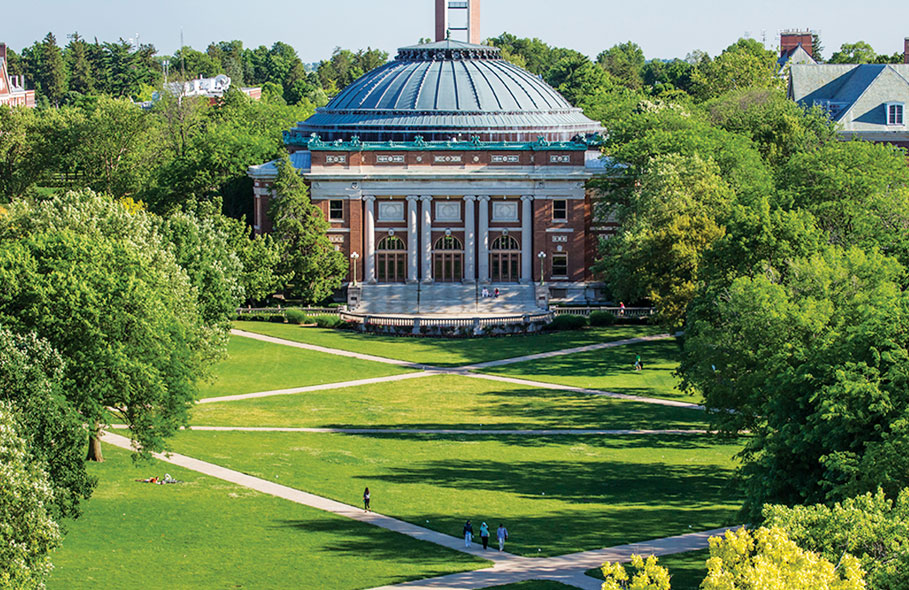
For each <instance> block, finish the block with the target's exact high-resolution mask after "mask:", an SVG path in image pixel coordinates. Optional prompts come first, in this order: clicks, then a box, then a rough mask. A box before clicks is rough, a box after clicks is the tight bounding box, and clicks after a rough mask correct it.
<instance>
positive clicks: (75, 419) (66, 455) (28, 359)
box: [0, 327, 95, 519]
mask: <svg viewBox="0 0 909 590" xmlns="http://www.w3.org/2000/svg"><path fill="white" fill-rule="evenodd" d="M63 374H64V372H63V358H62V357H61V356H60V355H59V354H58V353H57V351H55V350H54V349H53V348H51V346H50V344H48V343H47V342H46V341H44V340H41V339H40V338H38V337H36V336H35V335H34V334H27V335H18V334H13V333H12V332H10V331H9V330H6V329H4V328H3V327H0V401H2V402H4V403H7V404H10V407H12V408H13V409H14V410H16V414H15V416H16V424H17V428H18V430H19V432H20V433H21V435H22V437H23V438H24V439H25V441H26V443H27V448H28V449H29V451H30V453H31V454H32V456H33V457H34V459H35V460H36V461H37V462H39V463H40V464H41V467H42V469H43V470H44V471H46V472H47V475H48V478H49V483H50V485H51V488H52V491H53V499H52V500H51V501H48V502H47V503H46V504H47V507H48V509H49V510H50V511H51V512H52V516H53V517H54V518H55V519H59V518H61V517H64V516H68V517H76V516H79V513H80V509H79V502H80V501H81V500H83V499H88V497H89V496H90V495H91V492H92V488H93V487H94V484H95V482H94V479H93V478H91V477H89V475H88V473H87V472H86V471H85V461H84V457H85V454H84V452H83V450H84V449H83V445H84V443H85V439H86V437H87V434H88V432H87V431H86V429H85V427H84V426H83V425H82V419H81V418H80V416H79V415H78V414H77V413H76V411H75V410H74V409H73V408H72V406H70V405H69V404H68V403H67V402H66V399H65V395H64V391H63Z"/></svg>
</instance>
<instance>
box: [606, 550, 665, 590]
mask: <svg viewBox="0 0 909 590" xmlns="http://www.w3.org/2000/svg"><path fill="white" fill-rule="evenodd" d="M631 566H632V567H633V568H634V569H635V570H636V571H635V573H634V574H632V575H631V576H629V575H628V572H626V571H625V568H624V567H623V566H622V564H620V563H608V562H607V563H605V564H603V567H602V571H603V576H604V577H605V580H606V581H605V582H603V590H669V570H667V569H666V568H665V567H662V566H660V565H657V558H656V557H654V556H653V555H651V556H649V557H648V558H647V559H646V560H644V558H643V557H641V556H640V555H632V556H631Z"/></svg>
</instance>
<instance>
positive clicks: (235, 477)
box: [103, 330, 734, 590]
mask: <svg viewBox="0 0 909 590" xmlns="http://www.w3.org/2000/svg"><path fill="white" fill-rule="evenodd" d="M231 333H232V334H234V335H236V336H242V337H246V338H252V339H255V340H261V341H263V342H270V343H272V344H279V345H283V346H291V347H294V348H303V349H307V350H314V351H318V352H322V353H327V354H333V355H338V356H346V357H351V358H357V359H361V360H367V361H373V362H379V363H386V364H391V365H397V366H401V367H406V368H411V369H416V370H417V372H414V373H405V374H403V375H393V376H389V377H377V378H373V379H360V380H354V381H345V382H339V383H327V384H321V385H311V386H307V387H297V388H291V389H280V390H273V391H263V392H257V393H248V394H241V395H229V396H221V397H213V398H206V399H203V400H200V401H199V403H215V402H229V401H237V400H243V399H254V398H262V397H269V396H274V395H291V394H297V393H306V392H309V391H323V390H329V389H339V388H345V387H357V386H360V385H368V384H371V383H383V382H389V381H401V380H406V379H415V378H422V377H428V376H432V375H440V374H456V375H463V376H465V377H472V378H477V379H488V380H492V381H502V382H507V383H514V384H518V385H525V386H528V387H535V388H540V389H552V390H559V391H570V392H574V393H581V394H587V395H598V396H604V397H613V398H619V399H626V400H633V401H638V402H643V403H649V404H659V405H666V406H675V407H686V408H692V409H703V406H699V405H697V404H692V403H686V402H678V401H674V400H665V399H657V398H647V397H640V396H634V395H626V394H620V393H614V392H608V391H601V390H596V389H587V388H581V387H571V386H567V385H558V384H554V383H545V382H541V381H532V380H528V379H519V378H514V377H503V376H498V375H489V374H482V373H474V372H472V371H475V370H479V369H485V368H490V367H498V366H503V365H509V364H514V363H520V362H525V361H532V360H538V359H544V358H552V357H556V356H563V355H568V354H575V353H580V352H589V351H595V350H602V349H605V348H612V347H616V346H625V345H628V344H635V343H638V342H650V341H654V340H665V339H668V338H671V336H670V335H668V334H661V335H656V336H644V337H640V338H629V339H626V340H618V341H613V342H604V343H602V344H593V345H589V346H581V347H576V348H568V349H563V350H556V351H551V352H544V353H538V354H531V355H526V356H521V357H515V358H510V359H501V360H497V361H489V362H484V363H475V364H470V365H464V366H462V367H456V368H441V367H434V366H431V365H425V364H420V363H412V362H408V361H401V360H397V359H389V358H385V357H380V356H374V355H369V354H361V353H356V352H350V351H346V350H338V349H334V348H327V347H324V346H316V345H312V344H304V343H301V342H293V341H290V340H284V339H282V338H275V337H272V336H264V335H262V334H256V333H253V332H246V331H243V330H231ZM114 428H122V427H120V426H114ZM193 429H195V430H212V431H245V432H255V431H258V432H314V433H340V434H449V435H450V434H457V435H472V434H475V435H526V436H561V435H571V436H578V435H591V434H594V435H604V436H620V435H647V434H703V433H704V432H705V431H703V430H585V429H540V430H534V429H525V430H504V429H496V430H493V429H487V430H468V429H413V428H401V429H379V428H280V427H274V428H272V427H221V426H195V427H193ZM103 440H104V442H106V443H108V444H112V445H114V446H117V447H121V448H124V449H130V450H131V449H132V443H131V441H130V439H128V438H126V437H123V436H120V435H118V434H114V433H112V432H105V433H104V434H103ZM155 457H156V458H158V459H160V460H162V461H165V462H168V463H172V464H174V465H179V466H181V467H184V468H186V469H190V470H193V471H197V472H199V473H203V474H205V475H208V476H211V477H216V478H218V479H222V480H224V481H228V482H231V483H234V484H236V485H240V486H244V487H247V488H249V489H252V490H256V491H259V492H262V493H265V494H269V495H272V496H276V497H279V498H283V499H286V500H289V501H291V502H296V503H298V504H303V505H306V506H310V507H312V508H316V509H318V510H324V511H327V512H331V513H333V514H336V515H339V516H343V517H346V518H350V519H353V520H357V521H360V522H364V523H367V524H371V525H374V526H378V527H381V528H384V529H387V530H390V531H394V532H397V533H400V534H403V535H407V536H410V537H413V538H415V539H419V540H421V541H426V542H430V543H435V544H437V545H441V546H443V547H447V548H449V549H453V550H455V551H460V552H463V553H469V554H472V555H476V556H478V557H482V558H484V559H488V560H490V561H492V562H493V566H492V567H490V568H484V569H479V570H474V571H468V572H461V573H457V574H451V575H447V576H440V577H437V578H429V579H425V580H416V581H412V582H405V583H403V584H395V585H392V586H383V587H382V588H381V589H376V590H386V589H389V588H409V589H412V590H420V589H427V590H429V589H433V590H437V589H439V588H461V589H468V588H469V589H474V588H487V587H489V586H498V585H502V584H511V583H516V582H522V581H527V580H552V581H557V582H561V583H563V584H567V585H569V586H573V587H576V588H583V589H589V590H599V588H600V586H601V582H600V581H599V580H597V579H595V578H591V577H590V576H587V575H585V573H584V572H586V571H587V570H590V569H593V568H595V567H598V566H599V565H601V564H603V563H604V562H605V561H613V562H614V561H621V562H626V561H628V560H629V559H630V558H631V555H632V554H643V555H651V554H652V555H657V556H660V555H671V554H673V553H682V552H686V551H693V550H696V549H703V548H704V547H706V546H707V540H708V538H709V537H711V536H714V535H718V534H722V533H723V532H724V531H726V530H728V528H723V529H715V530H711V531H704V532H698V533H690V534H687V535H679V536H676V537H667V538H665V539H655V540H653V541H646V542H642V543H633V544H630V545H621V546H617V547H609V548H605V549H597V550H593V551H584V552H580V553H572V554H567V555H560V556H556V557H549V558H530V557H520V556H517V555H513V554H511V553H508V552H499V551H483V550H482V549H480V548H479V546H478V545H474V547H473V548H471V549H467V548H465V547H464V542H463V539H459V538H456V537H452V536H450V535H445V534H443V533H439V532H437V531H433V530H430V529H427V528H424V527H421V526H417V525H414V524H411V523H409V522H405V521H402V520H398V519H396V518H392V517H389V516H384V515H381V514H377V513H375V512H364V511H363V510H362V509H360V508H357V507H354V506H350V505H348V504H344V503H342V502H337V501H335V500H331V499H328V498H323V497H321V496H317V495H315V494H310V493H307V492H303V491H301V490H297V489H294V488H291V487H288V486H284V485H281V484H277V483H274V482H271V481H267V480H264V479H261V478H258V477H254V476H251V475H247V474H245V473H241V472H239V471H234V470H232V469H227V468H225V467H221V466H219V465H215V464H213V463H208V462H206V461H201V460H199V459H194V458H192V457H187V456H185V455H179V454H169V455H163V454H158V453H156V454H155ZM729 528H734V527H729Z"/></svg>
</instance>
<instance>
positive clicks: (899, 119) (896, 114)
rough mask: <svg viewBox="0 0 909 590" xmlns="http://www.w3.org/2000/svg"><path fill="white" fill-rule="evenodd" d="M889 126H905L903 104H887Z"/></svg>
mask: <svg viewBox="0 0 909 590" xmlns="http://www.w3.org/2000/svg"><path fill="white" fill-rule="evenodd" d="M887 124H888V125H902V124H903V105H902V103H887Z"/></svg>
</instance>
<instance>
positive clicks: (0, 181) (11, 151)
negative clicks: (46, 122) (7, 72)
mask: <svg viewBox="0 0 909 590" xmlns="http://www.w3.org/2000/svg"><path fill="white" fill-rule="evenodd" d="M38 119H39V114H38V113H37V112H36V111H35V109H19V108H12V107H10V106H7V105H3V106H0V202H8V201H9V200H10V199H13V198H17V197H21V196H23V195H24V194H25V193H26V191H27V190H28V189H29V188H30V187H31V186H32V185H33V184H34V183H35V182H36V180H37V179H38V178H41V177H43V176H44V170H45V168H44V164H45V162H44V160H43V154H42V150H41V147H40V145H41V141H40V139H38V138H37V137H36V134H37V133H38V132H39V131H38V128H37V127H38Z"/></svg>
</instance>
